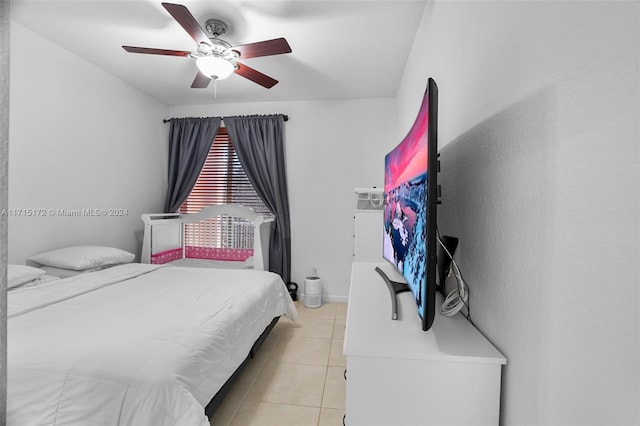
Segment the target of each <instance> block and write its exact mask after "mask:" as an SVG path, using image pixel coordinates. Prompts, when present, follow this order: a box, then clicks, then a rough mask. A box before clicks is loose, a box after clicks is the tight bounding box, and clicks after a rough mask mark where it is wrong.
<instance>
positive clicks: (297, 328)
mask: <svg viewBox="0 0 640 426" xmlns="http://www.w3.org/2000/svg"><path fill="white" fill-rule="evenodd" d="M334 323H335V320H333V319H317V318H311V317H307V318H300V319H299V320H298V321H297V322H296V323H294V324H291V325H290V326H289V327H287V329H286V330H285V334H287V335H293V336H306V337H323V338H326V339H331V338H332V337H333V327H334Z"/></svg>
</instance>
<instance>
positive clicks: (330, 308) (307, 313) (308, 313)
mask: <svg viewBox="0 0 640 426" xmlns="http://www.w3.org/2000/svg"><path fill="white" fill-rule="evenodd" d="M296 308H297V309H298V317H299V318H306V317H312V318H315V319H335V317H336V311H337V304H336V303H325V304H323V305H320V306H319V307H317V308H307V307H306V306H304V304H301V305H300V306H296Z"/></svg>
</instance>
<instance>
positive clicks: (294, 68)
mask: <svg viewBox="0 0 640 426" xmlns="http://www.w3.org/2000/svg"><path fill="white" fill-rule="evenodd" d="M172 2H174V3H180V4H183V5H185V6H186V7H187V8H188V9H189V10H190V11H191V13H192V15H193V16H194V17H195V18H196V19H197V20H198V22H199V23H200V25H201V26H203V27H204V22H205V21H206V20H207V19H210V18H218V19H222V20H224V21H226V22H227V23H228V24H229V25H230V26H231V30H230V31H229V33H228V34H226V35H225V36H223V37H222V38H223V39H224V40H226V41H228V42H229V43H231V44H232V45H239V44H246V43H252V42H256V41H262V40H268V39H272V38H278V37H284V38H286V39H287V41H288V42H289V44H290V45H291V48H292V50H293V52H292V53H289V54H284V55H276V56H269V57H261V58H251V59H245V60H244V61H242V62H243V63H245V64H246V65H248V66H250V67H252V68H255V69H256V70H258V71H260V72H263V73H265V74H267V75H269V76H271V77H273V78H275V79H276V80H279V84H277V85H276V86H274V87H273V88H272V89H265V88H263V87H262V86H259V85H257V84H255V83H253V82H251V81H249V80H247V79H245V78H243V77H241V76H238V75H232V76H230V77H229V78H228V79H226V80H221V81H218V83H217V88H216V89H217V90H215V92H216V97H215V98H214V85H213V84H210V85H209V87H208V88H207V89H192V88H191V87H190V85H191V82H192V81H193V79H194V77H195V75H196V72H197V68H196V65H195V60H194V59H192V58H183V57H170V56H160V55H144V54H135V53H127V52H125V51H124V50H123V49H122V47H121V46H122V45H131V46H140V47H152V48H162V49H175V50H189V51H193V50H195V47H196V46H195V42H194V41H193V40H192V39H191V37H190V36H189V35H188V34H187V33H186V32H185V31H184V29H183V28H182V27H181V26H180V25H179V24H178V23H177V22H176V21H175V20H174V19H173V18H172V17H171V15H169V13H168V12H167V11H166V10H165V9H164V8H163V7H162V5H161V1H160V0H158V1H155V0H153V1H152V0H133V1H126V0H111V1H104V0H72V1H63V0H40V1H35V0H12V5H11V13H12V18H13V19H14V20H15V21H17V22H19V23H20V24H22V25H24V26H25V27H27V28H29V29H30V30H32V31H34V32H36V33H38V34H40V35H42V36H43V37H45V38H46V39H48V40H50V41H52V42H54V43H56V44H58V45H60V46H62V47H64V48H66V49H68V50H70V51H72V52H74V53H76V54H78V55H79V56H81V57H83V58H85V59H86V60H88V61H90V62H92V63H93V64H95V65H97V66H99V67H100V68H103V69H105V70H106V71H108V72H110V73H112V74H114V75H115V76H117V77H119V78H120V79H122V80H124V81H126V82H128V83H129V84H131V85H133V86H135V87H138V88H140V89H142V90H143V91H145V92H148V93H150V94H151V95H153V96H155V97H157V98H158V99H160V100H162V101H163V102H165V103H166V104H169V105H189V104H208V103H222V102H252V101H283V100H286V101H291V100H317V99H336V98H338V99H339V98H377V97H393V96H395V94H396V88H397V85H398V82H399V80H400V77H401V76H402V72H403V70H404V66H405V63H406V61H407V57H408V54H409V51H410V49H411V44H412V43H413V39H414V37H415V34H416V29H417V27H418V24H419V22H420V19H421V17H422V12H423V10H424V6H425V3H426V0H350V1H328V0H282V1H268V0H266V1H265V0H262V1H244V0H226V1H222V0H220V1H217V0H209V1H200V0H184V1H182V0H172Z"/></svg>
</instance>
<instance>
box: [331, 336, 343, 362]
mask: <svg viewBox="0 0 640 426" xmlns="http://www.w3.org/2000/svg"><path fill="white" fill-rule="evenodd" d="M343 347H344V340H343V339H333V340H331V351H330V352H329V365H330V366H334V367H346V366H347V357H345V356H344V354H343V353H342V348H343Z"/></svg>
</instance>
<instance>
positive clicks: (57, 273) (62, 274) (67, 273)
mask: <svg viewBox="0 0 640 426" xmlns="http://www.w3.org/2000/svg"><path fill="white" fill-rule="evenodd" d="M106 267H108V266H99V267H97V268H89V269H85V270H84V271H77V270H75V269H65V268H56V267H55V266H47V265H42V266H41V267H40V268H41V269H42V270H43V271H45V272H46V273H47V274H49V275H53V276H54V277H58V278H69V277H73V276H74V275H78V274H84V273H86V272H93V271H100V270H102V269H104V268H106Z"/></svg>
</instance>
